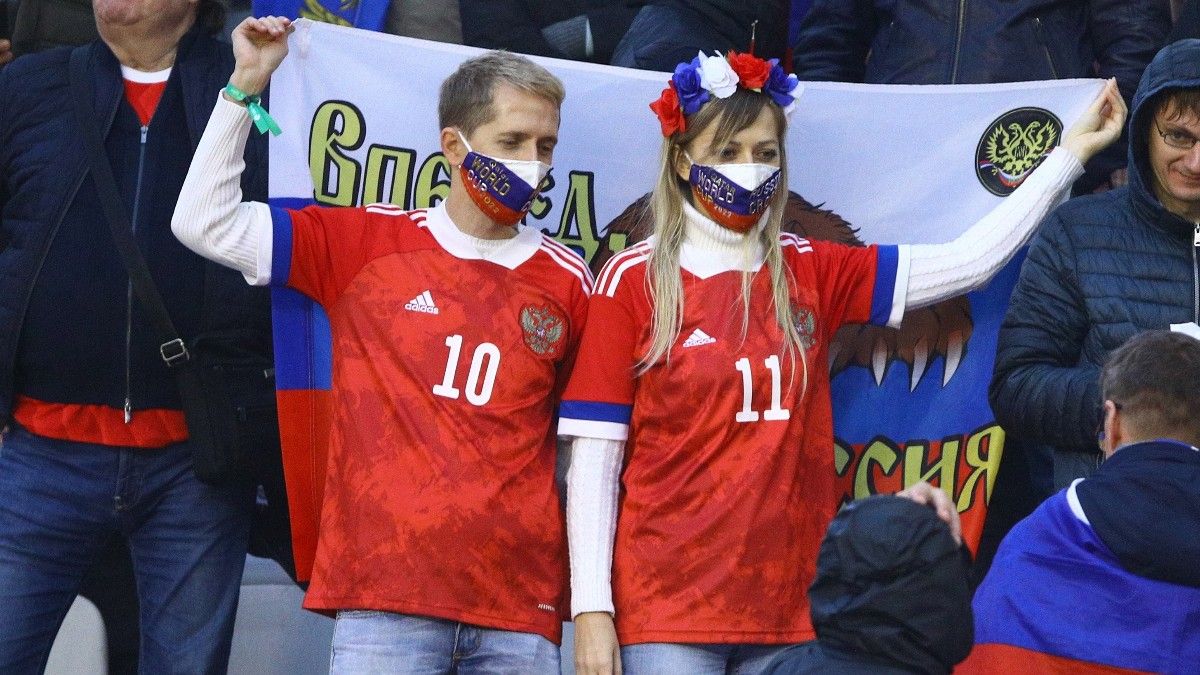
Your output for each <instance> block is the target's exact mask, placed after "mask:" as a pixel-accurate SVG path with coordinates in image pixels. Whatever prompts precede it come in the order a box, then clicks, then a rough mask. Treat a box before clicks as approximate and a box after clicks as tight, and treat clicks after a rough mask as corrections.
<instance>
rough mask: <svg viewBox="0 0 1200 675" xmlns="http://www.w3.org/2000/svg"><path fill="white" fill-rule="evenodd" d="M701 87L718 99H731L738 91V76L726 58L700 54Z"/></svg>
mask: <svg viewBox="0 0 1200 675" xmlns="http://www.w3.org/2000/svg"><path fill="white" fill-rule="evenodd" d="M699 58H700V86H702V87H704V88H705V89H707V90H708V91H710V92H712V95H713V96H716V97H717V98H729V97H730V96H733V92H735V91H737V84H738V75H737V73H735V72H733V68H730V67H729V62H728V61H726V60H725V57H724V56H721V55H720V54H717V55H715V56H705V55H704V52H700V57H699Z"/></svg>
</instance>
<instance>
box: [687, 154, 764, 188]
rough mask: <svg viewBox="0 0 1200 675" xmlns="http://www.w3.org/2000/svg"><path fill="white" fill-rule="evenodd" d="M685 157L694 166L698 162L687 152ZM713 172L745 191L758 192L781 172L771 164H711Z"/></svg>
mask: <svg viewBox="0 0 1200 675" xmlns="http://www.w3.org/2000/svg"><path fill="white" fill-rule="evenodd" d="M683 156H684V157H687V160H688V161H689V162H691V163H692V164H696V163H697V162H696V160H694V159H692V157H691V155H689V154H688V153H687V151H686V150H685V151H684V152H683ZM708 166H709V167H711V168H712V169H713V170H715V171H717V172H719V173H720V174H721V175H722V176H725V177H726V178H728V179H729V180H731V181H733V182H734V183H737V184H738V186H739V187H741V188H742V189H745V190H751V191H753V190H757V189H758V188H759V187H760V186H761V185H762V184H763V183H765V182H767V181H768V180H770V179H771V177H772V176H774V175H775V172H777V171H779V167H777V166H771V165H770V164H758V163H754V164H709V165H708Z"/></svg>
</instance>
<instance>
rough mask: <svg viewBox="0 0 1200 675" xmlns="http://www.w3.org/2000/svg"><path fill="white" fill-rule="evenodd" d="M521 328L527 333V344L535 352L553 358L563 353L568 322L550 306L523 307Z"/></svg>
mask: <svg viewBox="0 0 1200 675" xmlns="http://www.w3.org/2000/svg"><path fill="white" fill-rule="evenodd" d="M521 330H522V331H523V332H524V333H525V346H526V347H529V349H530V350H532V351H533V353H534V354H537V355H538V356H543V357H552V358H553V357H557V356H559V355H560V354H561V353H562V344H563V337H564V336H565V334H566V322H565V321H563V318H562V316H560V315H559V314H558V313H556V312H555V311H554V310H553V309H551V308H550V307H535V306H534V305H525V306H524V307H522V308H521Z"/></svg>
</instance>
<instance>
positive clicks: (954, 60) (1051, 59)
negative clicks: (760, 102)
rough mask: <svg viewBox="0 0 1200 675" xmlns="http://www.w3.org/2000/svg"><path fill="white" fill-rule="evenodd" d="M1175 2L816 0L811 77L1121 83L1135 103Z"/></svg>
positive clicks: (801, 56) (804, 52)
mask: <svg viewBox="0 0 1200 675" xmlns="http://www.w3.org/2000/svg"><path fill="white" fill-rule="evenodd" d="M1170 27H1171V16H1170V10H1169V4H1168V2H1167V0H959V1H958V2H946V1H945V0H816V1H815V2H814V3H813V6H812V9H810V10H809V13H808V14H807V15H806V16H805V17H804V21H803V23H802V24H801V27H800V34H799V36H798V42H797V44H796V45H795V64H796V75H797V76H799V77H800V79H802V80H833V81H840V82H868V83H874V84H883V83H890V84H958V83H986V82H1019V81H1023V80H1057V79H1063V78H1071V77H1092V76H1094V75H1096V74H1097V70H1096V68H1095V67H1094V66H1093V64H1099V73H1098V74H1099V75H1100V77H1105V78H1108V77H1116V78H1117V83H1118V84H1119V85H1120V86H1121V91H1122V92H1123V93H1124V94H1125V96H1126V99H1128V98H1129V97H1130V96H1131V95H1132V94H1133V90H1134V88H1135V87H1136V86H1137V82H1138V78H1139V77H1141V73H1142V69H1143V68H1144V67H1145V65H1146V64H1147V63H1148V62H1149V61H1150V59H1151V58H1152V57H1153V56H1154V53H1155V52H1156V51H1158V49H1159V48H1160V47H1162V45H1163V42H1164V41H1165V39H1166V36H1167V31H1168V30H1170Z"/></svg>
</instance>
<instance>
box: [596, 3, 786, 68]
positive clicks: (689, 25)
mask: <svg viewBox="0 0 1200 675" xmlns="http://www.w3.org/2000/svg"><path fill="white" fill-rule="evenodd" d="M788 16H789V4H788V2H787V1H786V0H650V1H649V2H647V3H646V6H645V7H643V8H642V10H641V11H640V12H638V15H637V17H636V18H634V20H633V25H631V26H630V27H629V32H627V33H625V37H624V38H622V40H621V42H620V44H618V45H617V49H616V52H615V53H614V54H613V58H612V65H614V66H622V67H625V68H641V69H643V70H664V71H668V72H670V71H672V70H674V69H675V66H676V65H678V64H679V63H681V62H683V61H690V60H692V59H694V58H696V52H698V51H699V50H704V52H705V53H708V54H712V53H713V52H720V53H722V54H724V53H725V52H728V51H730V50H736V51H739V52H742V51H748V50H751V45H752V43H753V47H754V49H753V50H752V51H754V53H755V54H757V55H758V56H761V57H762V58H764V59H772V58H782V57H783V55H784V52H786V51H787V31H788Z"/></svg>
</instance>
